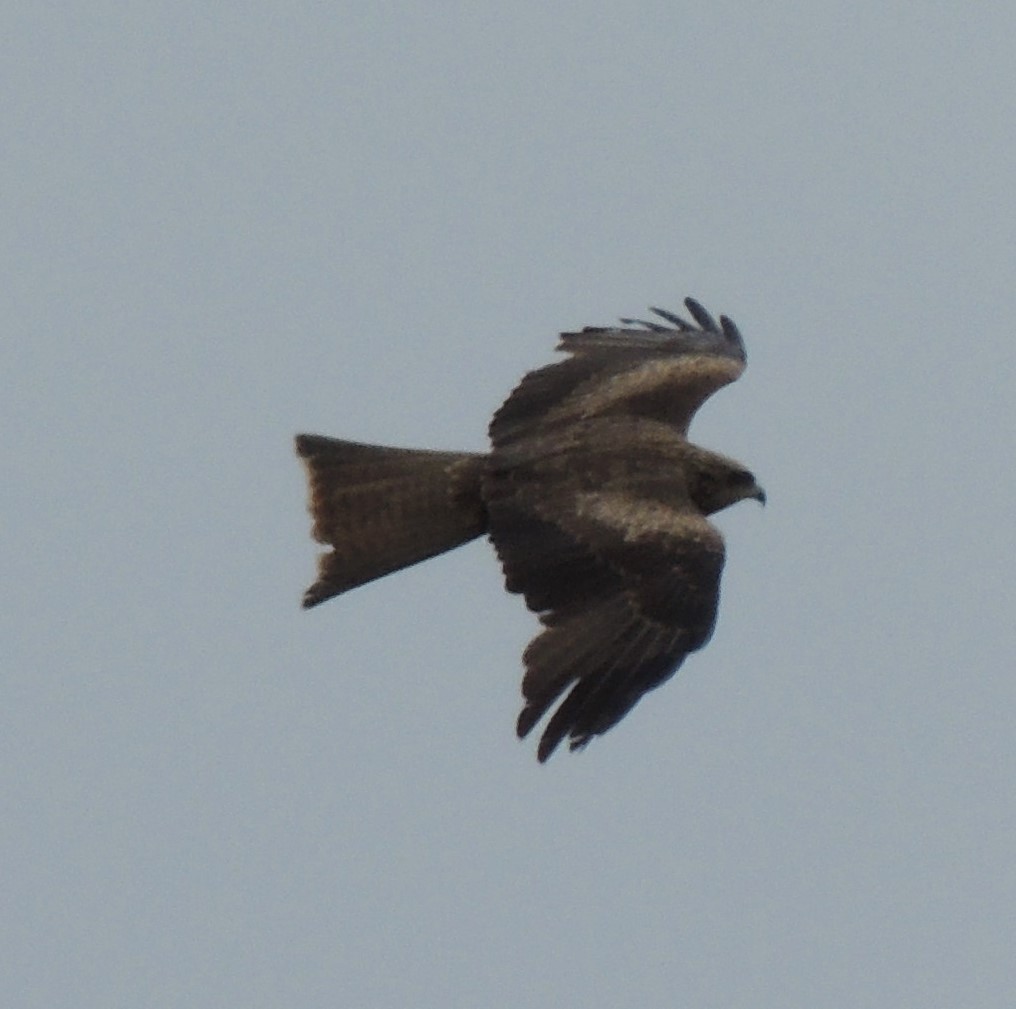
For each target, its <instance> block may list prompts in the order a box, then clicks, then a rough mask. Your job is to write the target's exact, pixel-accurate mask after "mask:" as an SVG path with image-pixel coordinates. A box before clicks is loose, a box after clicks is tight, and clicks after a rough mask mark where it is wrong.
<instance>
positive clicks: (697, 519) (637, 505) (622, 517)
mask: <svg viewBox="0 0 1016 1009" xmlns="http://www.w3.org/2000/svg"><path fill="white" fill-rule="evenodd" d="M575 512H576V515H578V516H579V517H581V518H585V519H590V520H592V521H593V522H597V523H599V524H600V525H605V526H610V527H611V528H612V529H616V530H617V531H618V532H619V533H620V534H621V535H622V536H623V537H624V539H625V540H626V541H627V542H633V541H637V540H641V539H646V538H649V537H655V536H666V537H669V538H672V539H680V540H684V541H685V542H687V543H688V544H689V545H690V544H692V543H699V544H701V545H702V546H703V547H706V548H707V549H708V548H712V549H716V548H717V547H718V548H720V549H722V547H723V539H722V537H721V536H720V534H719V532H717V530H716V529H715V528H714V527H713V526H712V525H711V524H710V523H709V522H707V521H706V520H705V519H704V518H702V516H701V515H696V514H695V513H693V512H689V511H687V510H684V509H680V510H678V509H676V508H672V507H669V506H667V505H665V504H662V503H661V502H659V501H647V500H644V499H643V500H638V499H634V498H632V496H631V495H630V494H625V493H623V492H619V491H594V492H592V493H586V494H577V495H576V497H575Z"/></svg>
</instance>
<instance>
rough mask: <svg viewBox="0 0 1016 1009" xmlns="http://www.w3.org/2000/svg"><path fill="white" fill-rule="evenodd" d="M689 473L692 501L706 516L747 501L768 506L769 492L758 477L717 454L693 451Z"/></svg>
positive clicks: (702, 450) (732, 460)
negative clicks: (751, 500)
mask: <svg viewBox="0 0 1016 1009" xmlns="http://www.w3.org/2000/svg"><path fill="white" fill-rule="evenodd" d="M688 472H689V478H690V488H689V489H690V491H691V497H692V500H693V501H694V502H695V504H696V505H698V507H699V509H700V510H701V511H702V514H703V515H712V514H713V513H714V512H718V511H721V510H722V509H724V508H727V507H729V506H730V505H732V504H737V502H738V501H744V500H745V499H746V498H752V499H754V500H755V501H758V502H759V504H763V505H764V504H765V503H766V492H765V491H764V490H763V489H762V488H761V487H760V486H759V484H758V481H757V480H756V479H755V474H754V473H752V472H751V471H750V470H748V469H746V468H745V467H744V466H742V465H741V464H740V463H739V462H736V461H735V460H734V459H728V458H727V457H726V456H723V455H720V454H719V453H717V452H707V451H706V450H704V449H699V448H696V449H694V451H693V454H692V457H691V459H690V465H689V467H688Z"/></svg>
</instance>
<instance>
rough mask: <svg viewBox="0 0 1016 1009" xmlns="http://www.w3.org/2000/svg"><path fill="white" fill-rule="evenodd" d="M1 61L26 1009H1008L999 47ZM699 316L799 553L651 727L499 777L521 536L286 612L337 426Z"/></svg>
mask: <svg viewBox="0 0 1016 1009" xmlns="http://www.w3.org/2000/svg"><path fill="white" fill-rule="evenodd" d="M68 8H69V9H68ZM210 10H211V12H210ZM3 20H4V24H3V26H2V31H0V47H2V53H0V56H2V61H0V65H2V66H3V68H4V69H3V79H4V93H5V101H4V108H3V111H2V112H0V115H2V117H3V123H4V126H3V145H2V149H3V153H2V158H3V187H2V188H3V196H2V199H3V203H4V206H3V208H2V211H3V219H4V222H5V223H4V228H3V229H2V235H0V247H2V254H3V258H4V264H3V267H4V268H3V274H4V277H5V280H4V283H3V284H2V285H0V287H2V292H0V299H2V303H3V315H4V318H5V320H6V321H5V326H4V330H5V338H4V339H3V341H2V347H0V376H2V383H3V390H2V396H0V414H2V426H0V430H2V432H3V433H2V439H3V440H2V452H3V469H4V473H5V479H4V481H3V487H2V490H0V496H2V502H3V511H2V514H3V523H2V527H0V546H2V554H0V555H2V557H3V566H4V577H3V579H2V583H0V585H2V587H0V592H2V594H3V599H2V605H0V640H2V641H3V664H2V674H3V680H2V683H3V688H2V703H0V759H2V766H3V769H4V770H3V779H2V780H3V808H2V816H0V842H2V851H0V864H2V866H3V870H2V871H3V874H4V883H3V892H4V896H3V905H4V908H5V912H4V914H3V916H2V933H0V948H2V950H3V952H2V953H0V978H2V981H0V985H2V989H3V992H4V998H3V1001H4V1004H5V1005H11V1006H17V1007H29V1006H31V1007H46V1009H53V1007H63V1006H68V1007H74V1009H81V1007H86V1009H90V1007H102V1009H114V1007H125V1009H126V1007H129V1009H137V1007H139V1006H144V1007H146V1009H147V1007H163V1006H165V1007H169V1006H174V1007H175V1006H188V1007H192V1009H193V1007H198V1009H200V1007H206V1006H207V1007H216V1009H220V1007H222V1006H245V1007H255V1009H259V1007H278V1006H299V1007H301V1009H306V1007H317V1006H322V1007H324V1006H342V1005H346V1006H371V1007H374V1006H379V1007H404V1006H419V1007H423V1009H429V1007H441V1009H447V1007H454V1006H488V1005H489V1006H501V1005H504V1006H512V1007H521V1009H525V1007H546V1006H583V1007H588V1006H610V1007H628V1006H632V1007H635V1006H637V1007H645V1006H672V1005H682V1006H692V1007H722V1009H730V1007H745V1009H748V1007H751V1009H757V1007H759V1006H780V1007H802V1009H804V1007H807V1009H814V1007H816V1006H818V1007H823V1009H828V1007H832V1009H838V1007H844V1009H848V1007H849V1009H857V1007H869V1006H870V1007H889V1006H891V1007H894V1009H897V1007H910V1006H913V1007H921V1009H928V1007H936V1006H941V1007H949V1009H955V1007H957V1006H978V1007H980V1006H1000V1007H1001V1006H1009V1005H1011V1004H1012V993H1013V990H1014V989H1016V967H1014V966H1013V963H1014V959H1016V958H1013V957H1012V950H1013V948H1016V924H1014V921H1016V914H1014V910H1013V909H1014V908H1016V851H1014V848H1016V806H1014V797H1013V787H1014V786H1013V781H1014V780H1016V757H1014V753H1013V740H1014V728H1016V726H1014V712H1016V678H1014V676H1013V672H1012V666H1013V655H1014V652H1016V629H1014V619H1013V616H1014V613H1013V610H1014V603H1013V598H1014V596H1013V584H1012V569H1013V559H1014V556H1016V533H1014V523H1013V500H1014V494H1016V476H1014V463H1013V459H1014V455H1016V433H1014V432H1016V415H1014V410H1013V407H1012V389H1013V384H1014V378H1016V376H1014V371H1016V368H1014V362H1016V353H1014V350H1013V346H1014V343H1013V334H1012V331H1011V328H1012V319H1013V318H1014V316H1016V297H1014V294H1013V255H1014V247H1016V200H1014V197H1013V195H1012V180H1013V178H1014V177H1016V137H1014V122H1016V115H1014V112H1016V110H1014V104H1016V98H1014V95H1016V75H1014V71H1013V64H1012V53H1013V50H1014V46H1016V32H1014V29H1016V9H1014V8H1013V7H1012V5H1011V4H991V5H988V4H981V5H960V4H936V3H925V4H910V3H902V2H896V3H888V4H886V3H878V4H875V3H865V2H861V3H851V4H832V3H821V2H820V3H801V2H798V3H792V2H779V0H774V2H771V3H768V4H765V5H756V4H747V3H729V2H728V3H724V2H719V3H712V4H702V3H695V4H690V3H684V2H677V3H675V2H673V0H670V2H667V3H662V2H661V3H644V4H629V5H609V4H603V3H581V4H580V3H562V4H549V5H548V4H545V3H539V4H537V3H533V2H528V0H520V2H515V3H512V4H507V5H503V4H499V5H488V4H482V3H480V4H446V5H444V6H439V5H435V4H432V3H427V4H424V3H409V2H404V3H382V4H373V5H367V4H362V5H361V4H342V3H339V4H305V3H294V4H288V5H286V6H284V7H282V6H279V5H269V4H263V3H248V4H235V3H221V4H217V5H214V6H213V7H212V8H211V9H209V7H208V5H206V4H196V3H190V2H175V3H171V4H170V3H139V4H130V5H128V4H111V3H104V2H101V0H100V2H97V3H90V4H88V5H80V4H79V5H67V6H64V7H63V8H62V9H61V7H60V6H53V5H48V4H20V5H13V6H12V8H11V9H10V10H8V11H7V12H6V13H5V14H4V15H3ZM686 294H693V295H695V296H696V297H698V298H699V299H701V300H702V301H703V302H704V303H705V304H706V305H707V306H708V307H710V308H711V309H713V310H714V311H717V312H721V311H722V312H726V313H728V314H730V315H731V316H733V318H735V319H736V320H737V322H738V323H739V325H740V326H741V329H742V330H743V332H744V333H745V337H746V340H747V342H748V350H749V357H750V366H749V369H748V371H747V373H746V375H745V376H744V378H743V379H742V380H741V381H740V382H738V383H737V385H735V386H733V387H732V388H730V389H727V390H724V391H723V392H722V393H720V394H719V395H718V396H717V397H716V398H715V400H713V401H711V402H710V403H709V404H708V405H707V406H706V407H705V408H704V410H703V411H702V414H701V416H700V417H699V418H698V420H697V423H696V426H695V428H694V430H693V433H694V435H695V437H696V440H698V441H700V442H701V443H703V444H705V445H707V446H709V447H712V448H716V449H718V450H721V451H723V452H726V453H728V454H731V455H734V456H735V457H737V458H740V459H742V460H744V461H745V462H746V463H747V464H749V465H750V466H751V467H752V468H753V469H754V471H755V472H756V473H757V474H758V475H759V478H760V480H761V481H762V483H763V484H764V485H765V487H766V489H767V490H768V493H769V506H768V508H767V509H766V510H765V511H762V510H761V509H758V508H756V507H754V506H750V505H742V506H740V507H738V508H735V509H732V510H731V511H730V512H728V513H726V514H724V515H723V516H722V517H721V519H720V524H721V525H722V528H723V530H724V532H725V534H726V536H727V540H728V564H727V571H726V575H725V581H724V598H723V605H722V607H721V613H720V620H719V625H718V628H717V631H716V635H715V637H714V639H713V642H712V644H711V645H710V646H709V647H708V648H707V649H706V650H705V651H703V652H701V653H699V654H698V655H696V656H694V657H693V658H692V659H691V660H689V661H688V662H687V663H686V664H685V666H684V668H683V670H682V671H681V673H680V674H679V676H678V677H676V678H675V679H674V680H673V681H672V682H671V683H669V684H668V685H667V686H666V687H665V688H664V689H662V690H660V691H659V692H657V693H655V694H653V695H652V696H651V697H649V698H647V699H646V701H645V702H643V704H641V705H640V706H639V707H638V708H637V709H636V710H635V712H633V713H632V715H630V716H629V717H628V718H627V719H626V720H625V721H624V722H623V723H622V725H621V726H619V727H618V728H617V729H616V730H614V731H613V732H611V733H610V734H609V735H607V736H605V737H604V738H602V739H599V740H596V741H595V742H594V743H593V744H592V745H591V746H590V747H589V749H588V750H587V751H585V752H584V753H582V754H580V755H575V756H572V755H569V754H567V753H561V754H559V755H557V756H555V758H554V759H553V760H552V761H551V762H550V763H549V764H548V765H547V766H545V767H542V768H541V767H539V766H538V765H537V763H536V760H535V757H534V752H533V751H534V746H533V744H532V741H530V742H528V743H525V744H520V743H518V741H517V740H516V739H515V738H514V732H513V726H514V719H515V716H516V713H517V711H518V707H519V695H518V690H519V678H520V652H521V649H522V647H523V646H524V644H525V642H526V641H527V640H528V638H529V636H530V635H531V634H532V633H533V632H534V631H535V629H536V626H537V624H536V621H535V618H533V617H532V616H531V615H530V614H528V613H526V611H525V608H524V606H523V605H522V603H521V600H520V599H518V598H517V597H510V596H508V595H506V594H505V593H504V591H503V589H502V586H501V575H500V570H499V568H498V565H497V562H496V560H495V558H494V555H493V551H492V550H491V549H490V547H489V545H488V544H486V543H482V542H481V543H476V544H473V545H470V546H469V547H467V548H464V549H462V550H461V551H458V552H456V553H455V554H452V555H448V556H446V557H443V558H440V559H437V560H434V561H432V562H429V563H428V564H426V565H423V566H421V567H418V568H416V569H414V570H411V571H408V572H405V573H403V574H401V575H399V576H397V577H393V578H390V579H385V580H382V581H380V582H378V583H375V584H373V585H371V586H368V587H365V588H363V589H360V590H358V591H356V592H354V593H352V594H350V595H349V596H347V597H344V598H342V599H340V600H338V601H335V602H332V603H330V604H328V605H327V606H323V607H321V608H320V609H318V610H316V611H314V612H311V613H304V612H301V610H300V609H299V599H300V595H301V592H302V590H303V589H304V587H305V586H306V585H307V584H308V582H309V581H310V580H311V577H312V574H313V561H314V554H315V547H314V545H313V544H312V543H311V541H310V539H309V536H308V532H309V521H308V518H307V516H306V513H305V510H304V488H303V482H302V481H303V477H302V473H301V469H300V467H299V465H298V464H297V460H296V459H295V457H294V456H293V454H292V448H291V438H292V435H293V434H294V433H295V432H297V431H300V430H308V431H318V432H322V433H329V434H335V435H342V436H346V437H350V438H358V439H361V440H367V441H377V442H388V443H392V444H409V445H423V446H429V447H449V448H459V447H461V448H471V449H479V448H482V447H483V446H484V444H485V440H484V431H485V427H486V423H487V420H488V418H489V416H490V414H491V412H492V411H493V409H494V408H495V407H496V406H497V405H498V404H499V403H500V401H501V399H502V398H503V396H504V395H505V394H506V393H507V392H508V390H509V389H510V388H511V387H512V385H513V384H514V383H515V382H516V381H517V379H518V378H519V377H520V376H521V374H522V373H523V372H524V371H525V370H527V369H528V368H530V367H534V366H536V365H539V364H542V363H546V362H548V361H550V360H551V359H552V347H553V343H554V339H555V334H556V332H557V331H558V330H561V329H569V328H574V327H577V326H581V325H584V324H597V323H599V324H602V323H606V322H610V321H611V320H613V319H614V318H615V317H616V316H618V315H630V314H640V313H642V312H643V311H644V309H645V306H646V305H647V304H663V305H666V306H671V307H679V305H680V300H681V298H683V297H684V296H685V295H686Z"/></svg>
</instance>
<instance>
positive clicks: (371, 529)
mask: <svg viewBox="0 0 1016 1009" xmlns="http://www.w3.org/2000/svg"><path fill="white" fill-rule="evenodd" d="M296 451H297V454H298V455H300V457H301V458H302V459H303V460H304V462H305V463H306V465H307V475H308V483H309V487H310V501H309V504H308V509H309V511H310V513H311V516H312V518H313V519H314V528H313V536H314V539H316V540H317V541H318V542H319V543H326V544H328V545H330V546H331V548H332V549H331V550H330V551H329V552H327V553H323V554H321V555H320V556H319V558H318V578H317V581H316V582H315V583H314V584H313V585H312V586H311V587H310V588H309V589H307V591H306V593H305V594H304V597H303V605H304V606H305V607H310V606H316V605H317V604H318V603H321V602H324V600H326V599H329V598H331V597H332V596H335V595H338V594H339V593H341V592H346V591H348V590H349V589H352V588H355V587H356V586H358V585H363V584H364V583H365V582H369V581H372V580H373V579H375V578H380V577H382V576H383V575H386V574H390V573H391V572H393V571H398V570H399V569H401V568H404V567H408V566H409V565H410V564H416V563H417V562H418V561H422V560H426V559H427V558H428V557H433V556H434V555H435V554H439V553H443V552H444V551H446V550H451V549H452V548H453V547H457V546H459V545H460V544H462V543H466V542H468V541H469V540H471V539H474V538H475V537H477V536H479V535H481V534H482V533H483V531H484V529H485V528H486V512H485V509H484V506H483V502H482V500H481V499H480V472H481V468H482V465H483V456H481V455H473V454H470V453H466V452H429V451H423V450H417V449H397V448H387V447H384V446H380V445H363V444H360V443H359V442H349V441H341V440H339V439H336V438H325V437H322V436H321V435H308V434H302V435H298V436H297V438H296Z"/></svg>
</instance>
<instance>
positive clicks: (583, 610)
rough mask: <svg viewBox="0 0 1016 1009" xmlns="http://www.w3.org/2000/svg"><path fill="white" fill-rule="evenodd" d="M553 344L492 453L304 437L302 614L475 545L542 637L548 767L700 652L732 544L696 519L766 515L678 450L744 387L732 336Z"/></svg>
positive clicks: (532, 669) (699, 458) (537, 674)
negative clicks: (557, 356) (319, 548)
mask: <svg viewBox="0 0 1016 1009" xmlns="http://www.w3.org/2000/svg"><path fill="white" fill-rule="evenodd" d="M684 304H685V307H686V308H687V310H688V313H689V315H690V316H691V319H692V320H694V321H692V322H689V321H687V320H686V319H684V318H682V317H681V316H679V315H676V314H674V313H673V312H668V311H665V310H663V309H659V308H653V309H651V311H652V312H653V313H654V314H655V316H656V317H657V318H658V319H659V320H660V321H651V322H647V321H644V320H640V319H622V320H621V327H614V328H611V327H587V328H586V329H583V330H582V331H581V332H577V333H562V334H561V342H560V343H559V344H558V348H557V349H558V350H561V351H564V352H565V353H566V354H567V355H568V356H567V358H565V359H564V360H563V361H559V362H558V363H556V364H551V365H548V366H546V367H544V368H539V369H537V370H536V371H531V372H530V373H529V374H527V375H526V376H525V377H524V378H523V379H522V381H521V382H520V383H519V385H518V386H517V387H516V388H515V390H514V391H513V392H512V394H511V395H510V396H509V397H508V399H507V400H506V401H505V403H504V405H503V406H502V407H501V409H500V410H498V411H497V413H496V414H494V418H493V420H492V421H491V423H490V428H489V435H490V443H491V450H490V451H489V452H487V453H471V452H434V451H428V450H422V449H404V448H388V447H384V446H379V445H365V444H361V443H358V442H352V441H341V440H338V439H335V438H326V437H323V436H321V435H312V434H301V435H298V436H297V438H296V451H297V454H298V455H299V456H300V457H301V458H302V459H303V461H304V463H305V464H306V468H307V475H308V480H309V484H310V503H309V510H310V513H311V517H312V519H313V536H314V538H315V539H316V540H317V541H318V542H319V543H323V544H326V545H327V546H329V547H330V548H331V549H330V550H328V551H327V552H326V553H323V554H321V556H320V557H319V561H318V576H317V581H315V582H314V584H313V585H311V587H310V588H309V589H307V591H306V593H305V594H304V597H303V605H304V606H305V607H311V606H316V605H317V604H318V603H321V602H324V600H326V599H329V598H331V597H332V596H337V595H339V594H340V593H342V592H346V591H348V590H349V589H352V588H355V587H356V586H358V585H363V584H364V583H365V582H369V581H372V580H373V579H375V578H380V577H382V576H383V575H387V574H390V573H391V572H393V571H398V570H399V569H401V568H404V567H408V566H409V565H410V564H415V563H417V562H418V561H422V560H425V559H426V558H428V557H433V556H434V555H435V554H440V553H443V552H444V551H446V550H451V549H452V548H453V547H457V546H459V545H460V544H462V543H466V542H468V541H469V540H472V539H474V538H475V537H477V536H481V535H483V534H484V533H486V534H487V535H488V536H489V537H490V539H491V541H492V542H493V544H494V548H495V550H496V551H497V554H498V557H499V558H500V561H501V566H502V567H503V569H504V575H505V581H506V586H507V589H508V591H509V592H518V593H521V594H522V595H523V596H524V597H525V600H526V605H527V606H528V607H529V609H530V610H532V611H533V612H535V613H536V614H537V615H538V616H539V618H540V622H541V623H542V624H543V629H542V630H541V631H540V633H539V634H538V635H537V636H536V637H535V638H534V639H533V640H532V642H531V643H530V644H529V646H528V647H527V648H526V650H525V653H524V656H523V661H524V663H525V675H524V678H523V681H522V694H523V698H524V705H523V708H522V712H521V713H520V715H519V717H518V723H517V731H518V735H519V737H520V738H521V737H525V736H526V735H527V734H528V733H529V732H530V730H532V729H533V727H534V726H535V725H536V724H537V723H538V722H539V721H540V720H541V719H542V718H543V717H544V716H545V715H546V714H547V713H548V712H550V710H551V708H554V707H555V705H556V709H555V710H554V711H553V713H552V714H551V715H550V717H549V719H548V720H547V723H546V726H545V727H544V729H543V734H542V737H541V739H540V743H539V746H538V748H537V756H538V758H539V760H540V761H541V762H543V761H545V760H546V759H547V758H548V757H549V756H550V755H551V753H552V752H553V751H554V749H555V748H556V747H557V746H558V744H559V743H561V742H562V741H563V740H565V739H567V740H568V743H569V746H570V747H571V749H573V750H574V749H578V748H581V747H583V746H585V745H586V743H588V742H589V741H590V739H592V737H593V736H597V735H600V734H601V733H604V732H606V731H607V730H608V729H610V728H611V727H612V726H614V725H616V724H617V722H618V721H620V720H621V719H622V718H623V717H624V716H625V715H626V714H627V713H628V712H629V711H630V710H631V709H632V707H634V705H635V704H636V702H637V701H638V700H639V699H640V698H641V697H642V696H643V695H644V694H645V693H647V692H648V691H650V690H652V689H653V688H654V687H658V686H659V685H660V684H661V683H663V682H664V681H665V680H667V679H669V678H670V677H671V676H672V675H673V674H674V672H676V670H677V669H678V667H679V666H680V665H681V663H682V662H683V661H684V659H685V656H687V655H688V654H689V653H690V652H693V651H696V650H697V649H699V648H701V647H702V646H703V645H705V644H706V642H707V641H708V640H709V638H710V636H711V634H712V631H713V626H714V624H715V622H716V611H717V607H718V605H719V592H720V572H721V569H722V568H723V559H724V547H723V538H722V536H721V535H720V533H719V531H718V530H717V529H716V527H715V526H714V525H713V524H712V523H711V522H709V521H708V519H707V516H708V515H712V514H713V513H714V512H718V511H720V510H721V509H722V508H726V507H727V506H728V505H732V504H734V503H735V502H737V501H740V500H742V499H744V498H754V499H756V500H757V501H760V502H763V503H764V502H765V494H764V492H763V490H762V488H761V487H759V485H758V483H757V482H756V480H755V477H754V476H753V475H752V474H751V473H750V472H749V471H748V470H747V469H746V468H745V467H744V466H742V465H741V464H740V463H737V462H735V461H734V460H733V459H729V458H727V457H725V456H722V455H718V454H717V453H715V452H709V451H707V450H705V449H702V448H699V447H698V446H696V445H693V444H692V443H691V442H689V441H688V426H689V424H690V423H691V419H692V416H693V415H694V413H695V411H696V410H697V409H698V408H699V407H700V406H701V405H702V403H704V402H705V400H706V399H707V398H708V397H709V396H710V395H711V394H712V393H713V392H715V391H716V390H717V389H719V388H721V387H722V386H724V385H727V384H728V383H730V382H733V381H734V379H736V378H737V377H738V376H739V375H740V374H741V372H742V371H743V370H744V367H745V352H744V343H743V341H742V338H741V334H740V332H739V331H738V329H737V326H735V325H734V323H733V322H731V321H730V319H728V318H726V317H725V316H722V315H721V316H720V318H719V321H718V322H717V321H716V320H715V319H714V318H713V316H712V315H710V314H709V313H708V312H707V311H706V310H705V309H704V308H703V307H702V306H701V305H700V304H699V303H698V302H697V301H694V300H693V299H691V298H688V299H686V300H685V303H684Z"/></svg>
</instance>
